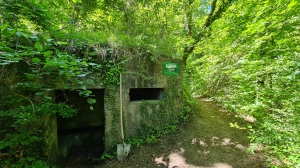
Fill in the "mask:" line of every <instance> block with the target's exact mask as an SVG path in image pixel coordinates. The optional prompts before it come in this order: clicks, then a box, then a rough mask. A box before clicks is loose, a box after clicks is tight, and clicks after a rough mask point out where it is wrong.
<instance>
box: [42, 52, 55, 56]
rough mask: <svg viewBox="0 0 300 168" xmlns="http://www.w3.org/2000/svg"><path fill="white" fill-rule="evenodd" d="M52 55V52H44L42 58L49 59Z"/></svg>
mask: <svg viewBox="0 0 300 168" xmlns="http://www.w3.org/2000/svg"><path fill="white" fill-rule="evenodd" d="M52 54H53V51H46V52H44V56H45V57H49V56H50V55H52Z"/></svg>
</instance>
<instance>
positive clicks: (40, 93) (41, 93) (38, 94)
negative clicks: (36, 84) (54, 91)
mask: <svg viewBox="0 0 300 168" xmlns="http://www.w3.org/2000/svg"><path fill="white" fill-rule="evenodd" d="M43 94H44V92H36V93H35V95H37V96H41V95H43Z"/></svg>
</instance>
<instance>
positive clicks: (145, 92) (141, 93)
mask: <svg viewBox="0 0 300 168" xmlns="http://www.w3.org/2000/svg"><path fill="white" fill-rule="evenodd" d="M129 96H130V101H140V100H162V99H163V96H164V89H163V88H131V89H130V91H129Z"/></svg>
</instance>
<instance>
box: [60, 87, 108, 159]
mask: <svg viewBox="0 0 300 168" xmlns="http://www.w3.org/2000/svg"><path fill="white" fill-rule="evenodd" d="M90 90H91V91H92V95H91V96H90V98H93V99H95V100H96V102H95V103H94V104H93V105H92V106H93V110H92V109H91V108H90V106H91V105H90V104H89V103H88V102H87V99H88V98H87V97H83V96H80V95H79V91H73V90H56V91H55V96H56V102H57V103H60V102H65V103H66V104H69V105H73V106H74V108H75V109H77V110H78V113H77V115H76V116H73V117H71V118H62V117H61V116H59V115H57V136H58V153H59V155H60V160H61V161H60V162H61V164H62V163H64V162H65V161H67V159H66V157H73V155H74V154H76V155H81V154H82V155H87V154H88V155H95V157H98V156H100V155H101V153H102V152H103V151H104V138H105V115H104V89H90ZM91 149H97V152H95V151H94V150H92V151H89V150H91ZM76 150H80V151H81V154H78V153H75V151H76ZM93 151H94V152H95V153H93ZM80 157H81V156H80ZM93 157H94V156H93ZM91 158H92V157H91Z"/></svg>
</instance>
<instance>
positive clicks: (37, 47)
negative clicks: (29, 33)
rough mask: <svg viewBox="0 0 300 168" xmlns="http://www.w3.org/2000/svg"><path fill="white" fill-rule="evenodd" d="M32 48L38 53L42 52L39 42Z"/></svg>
mask: <svg viewBox="0 0 300 168" xmlns="http://www.w3.org/2000/svg"><path fill="white" fill-rule="evenodd" d="M34 47H35V48H36V49H37V51H38V52H42V51H43V46H42V45H41V43H40V42H39V41H38V42H36V43H35V44H34Z"/></svg>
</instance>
